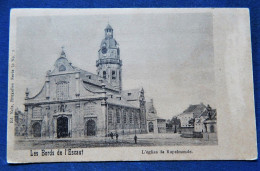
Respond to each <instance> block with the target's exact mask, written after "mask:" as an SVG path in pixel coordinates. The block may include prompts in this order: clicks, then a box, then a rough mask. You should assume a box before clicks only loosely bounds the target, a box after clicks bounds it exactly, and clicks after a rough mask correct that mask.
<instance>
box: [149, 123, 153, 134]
mask: <svg viewBox="0 0 260 171" xmlns="http://www.w3.org/2000/svg"><path fill="white" fill-rule="evenodd" d="M148 126H149V132H153V131H154V127H153V123H152V122H149V125H148Z"/></svg>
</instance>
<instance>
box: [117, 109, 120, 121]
mask: <svg viewBox="0 0 260 171" xmlns="http://www.w3.org/2000/svg"><path fill="white" fill-rule="evenodd" d="M116 123H120V113H119V109H116Z"/></svg>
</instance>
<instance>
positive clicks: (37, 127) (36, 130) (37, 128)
mask: <svg viewBox="0 0 260 171" xmlns="http://www.w3.org/2000/svg"><path fill="white" fill-rule="evenodd" d="M32 134H33V137H41V124H40V123H39V122H36V123H34V124H33V126H32Z"/></svg>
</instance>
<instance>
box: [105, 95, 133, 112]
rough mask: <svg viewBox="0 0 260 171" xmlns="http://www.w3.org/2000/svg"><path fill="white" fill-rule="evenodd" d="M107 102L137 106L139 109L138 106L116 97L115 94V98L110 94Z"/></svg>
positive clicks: (131, 106)
mask: <svg viewBox="0 0 260 171" xmlns="http://www.w3.org/2000/svg"><path fill="white" fill-rule="evenodd" d="M107 103H108V104H113V105H119V106H124V107H130V108H137V109H138V107H136V106H133V105H131V103H129V102H127V101H126V100H125V99H123V98H118V97H114V96H113V98H111V97H109V96H108V99H107Z"/></svg>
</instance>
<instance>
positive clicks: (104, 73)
mask: <svg viewBox="0 0 260 171" xmlns="http://www.w3.org/2000/svg"><path fill="white" fill-rule="evenodd" d="M103 78H104V79H106V78H107V72H106V71H103Z"/></svg>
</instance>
